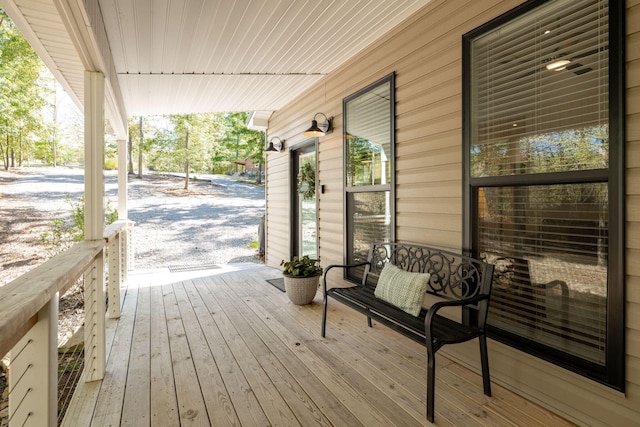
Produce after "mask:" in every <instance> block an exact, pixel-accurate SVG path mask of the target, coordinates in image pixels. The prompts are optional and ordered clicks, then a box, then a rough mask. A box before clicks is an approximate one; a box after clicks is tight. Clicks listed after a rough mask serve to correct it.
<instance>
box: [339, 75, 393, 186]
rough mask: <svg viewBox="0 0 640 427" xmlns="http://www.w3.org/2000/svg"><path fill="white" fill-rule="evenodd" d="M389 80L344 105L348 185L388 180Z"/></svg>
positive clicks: (389, 148) (381, 182) (389, 146)
mask: <svg viewBox="0 0 640 427" xmlns="http://www.w3.org/2000/svg"><path fill="white" fill-rule="evenodd" d="M390 111H391V82H390V81H386V82H384V83H383V84H381V85H379V86H377V87H375V88H373V89H372V90H370V91H368V92H365V93H363V94H362V95H360V96H358V97H357V98H354V99H352V100H350V101H348V102H346V104H345V114H346V116H347V121H346V146H347V165H346V168H347V170H346V181H347V186H348V187H356V186H369V185H385V184H389V183H390V182H391V156H390V150H391V115H390V114H389V113H390Z"/></svg>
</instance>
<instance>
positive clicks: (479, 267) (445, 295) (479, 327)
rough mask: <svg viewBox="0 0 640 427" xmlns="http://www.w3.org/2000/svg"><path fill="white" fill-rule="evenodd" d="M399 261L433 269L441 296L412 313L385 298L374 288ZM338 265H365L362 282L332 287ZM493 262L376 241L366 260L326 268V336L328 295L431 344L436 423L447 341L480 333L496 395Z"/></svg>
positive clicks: (433, 286)
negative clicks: (438, 363)
mask: <svg viewBox="0 0 640 427" xmlns="http://www.w3.org/2000/svg"><path fill="white" fill-rule="evenodd" d="M387 263H391V264H394V265H395V266H396V267H399V268H400V269H402V270H404V271H406V272H417V273H429V274H430V276H429V279H428V286H427V290H426V293H427V294H429V295H432V296H434V297H437V299H438V301H437V302H435V303H433V304H432V305H431V306H430V307H429V308H428V309H425V308H423V309H421V310H420V314H419V315H418V316H413V315H411V314H409V313H407V312H405V311H403V310H401V309H399V308H398V307H396V306H395V305H392V304H390V303H388V302H385V301H383V300H382V299H379V298H377V297H376V296H375V294H374V292H375V289H376V286H377V283H378V279H379V277H380V273H381V272H382V270H383V268H384V265H385V264H387ZM334 268H342V269H349V268H361V269H362V268H364V273H363V278H362V283H361V284H359V285H356V286H353V287H348V288H339V287H334V288H328V287H327V275H328V273H329V272H330V270H332V269H334ZM492 277H493V265H492V264H488V263H485V262H482V261H479V260H476V259H473V258H470V257H466V256H463V255H459V254H455V253H453V252H448V251H444V250H440V249H435V248H430V247H427V246H422V245H416V244H409V243H374V244H371V247H370V250H369V256H368V258H367V261H364V262H361V263H358V264H353V265H330V266H328V267H326V268H325V269H324V274H323V277H322V292H323V297H324V306H323V311H322V336H323V337H324V336H325V333H326V324H327V303H328V301H329V297H331V298H333V299H335V300H337V301H340V302H342V303H343V304H346V305H347V306H349V307H351V308H353V309H355V310H357V311H359V312H361V313H363V314H365V315H366V316H367V320H368V324H369V326H370V327H371V326H372V323H371V319H375V320H376V321H378V322H379V323H382V324H384V325H386V326H388V327H390V328H392V329H394V330H396V331H398V332H400V333H401V334H403V335H405V336H407V337H409V338H411V339H413V340H415V341H417V342H419V343H421V344H423V345H425V346H426V348H427V419H428V420H429V421H431V422H433V418H434V392H435V360H434V356H435V353H436V352H437V351H438V350H439V349H440V348H441V347H442V346H443V345H445V344H453V343H461V342H464V341H468V340H471V339H473V338H476V337H477V338H478V339H479V341H480V362H481V365H482V381H483V386H484V394H486V395H487V396H491V382H490V379H489V363H488V358H487V341H486V335H485V324H486V319H487V310H488V305H489V295H490V292H491V282H492ZM443 307H460V308H461V311H462V321H460V322H458V321H455V320H452V319H450V318H448V317H445V316H443V315H441V314H438V311H439V310H441V309H442V308H443Z"/></svg>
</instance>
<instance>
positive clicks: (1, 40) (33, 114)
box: [0, 10, 46, 170]
mask: <svg viewBox="0 0 640 427" xmlns="http://www.w3.org/2000/svg"><path fill="white" fill-rule="evenodd" d="M43 72H44V65H43V63H42V61H40V59H39V58H38V55H37V54H36V53H35V51H34V50H33V49H32V48H31V46H29V44H28V43H27V41H26V40H25V39H24V37H22V35H21V34H20V33H19V32H18V30H17V28H16V27H15V25H14V24H13V22H12V21H11V20H10V19H9V17H8V16H7V14H6V13H5V12H4V10H0V117H2V119H1V120H0V135H2V136H1V137H0V154H2V158H3V161H4V168H5V170H6V169H8V168H9V167H10V166H15V164H16V156H17V158H18V164H20V163H21V162H22V158H23V155H24V152H25V151H27V149H28V147H29V146H31V145H32V143H34V142H35V140H36V139H38V136H37V133H38V132H39V130H40V129H41V128H40V126H39V123H41V122H42V120H41V119H42V118H41V110H42V108H43V107H44V106H45V105H46V100H45V99H44V97H43V93H42V90H41V86H40V84H39V83H40V77H41V74H42V73H43Z"/></svg>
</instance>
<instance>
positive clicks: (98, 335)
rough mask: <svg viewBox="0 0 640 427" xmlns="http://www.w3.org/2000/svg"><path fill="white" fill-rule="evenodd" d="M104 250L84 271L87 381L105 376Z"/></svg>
mask: <svg viewBox="0 0 640 427" xmlns="http://www.w3.org/2000/svg"><path fill="white" fill-rule="evenodd" d="M103 278H104V251H101V252H100V253H99V254H98V255H97V256H96V258H95V260H94V262H93V264H92V267H91V268H90V269H89V270H87V271H86V272H85V273H84V293H85V297H84V301H85V321H84V342H85V347H84V358H85V371H86V375H85V381H86V382H90V381H95V380H101V379H102V378H104V369H105V366H106V344H105V330H104V328H105V313H104V311H105V301H104V284H103Z"/></svg>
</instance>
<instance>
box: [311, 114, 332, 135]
mask: <svg viewBox="0 0 640 427" xmlns="http://www.w3.org/2000/svg"><path fill="white" fill-rule="evenodd" d="M319 115H320V116H322V117H324V121H322V122H320V123H318V121H317V120H316V117H318V116H319ZM332 121H333V117H329V118H327V116H325V115H324V114H323V113H316V114H315V115H314V116H313V120H312V121H311V127H310V128H309V129H307V130H305V131H304V136H311V137H319V136H325V135H326V134H328V133H331V132H333V126H332Z"/></svg>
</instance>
